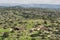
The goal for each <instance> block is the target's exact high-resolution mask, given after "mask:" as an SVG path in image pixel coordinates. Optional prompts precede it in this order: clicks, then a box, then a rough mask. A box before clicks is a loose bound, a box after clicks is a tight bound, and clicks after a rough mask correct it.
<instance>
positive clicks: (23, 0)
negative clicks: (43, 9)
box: [0, 0, 60, 4]
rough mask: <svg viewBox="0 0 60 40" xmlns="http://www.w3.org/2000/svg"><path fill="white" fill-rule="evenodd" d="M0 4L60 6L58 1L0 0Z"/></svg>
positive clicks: (59, 0)
mask: <svg viewBox="0 0 60 40" xmlns="http://www.w3.org/2000/svg"><path fill="white" fill-rule="evenodd" d="M1 3H8V4H12V3H18V4H60V0H0V4H1Z"/></svg>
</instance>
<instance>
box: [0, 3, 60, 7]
mask: <svg viewBox="0 0 60 40" xmlns="http://www.w3.org/2000/svg"><path fill="white" fill-rule="evenodd" d="M4 7H16V8H18V7H24V8H60V5H55V4H0V8H4Z"/></svg>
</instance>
